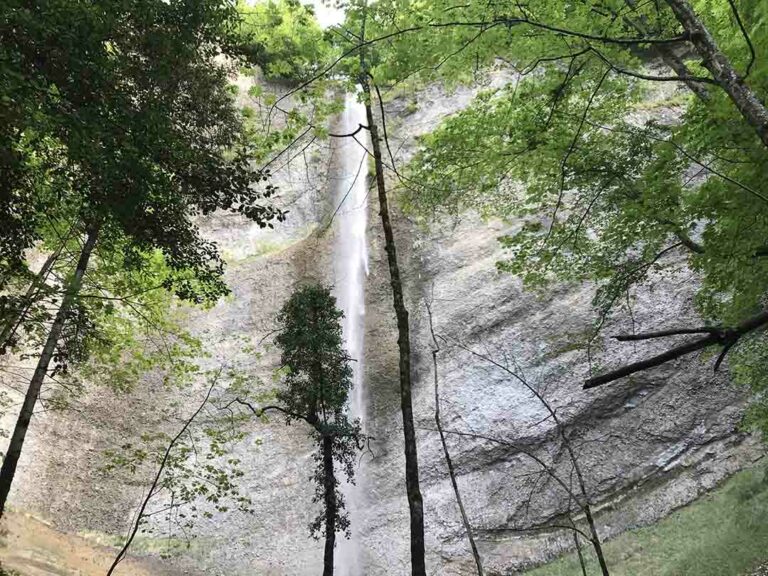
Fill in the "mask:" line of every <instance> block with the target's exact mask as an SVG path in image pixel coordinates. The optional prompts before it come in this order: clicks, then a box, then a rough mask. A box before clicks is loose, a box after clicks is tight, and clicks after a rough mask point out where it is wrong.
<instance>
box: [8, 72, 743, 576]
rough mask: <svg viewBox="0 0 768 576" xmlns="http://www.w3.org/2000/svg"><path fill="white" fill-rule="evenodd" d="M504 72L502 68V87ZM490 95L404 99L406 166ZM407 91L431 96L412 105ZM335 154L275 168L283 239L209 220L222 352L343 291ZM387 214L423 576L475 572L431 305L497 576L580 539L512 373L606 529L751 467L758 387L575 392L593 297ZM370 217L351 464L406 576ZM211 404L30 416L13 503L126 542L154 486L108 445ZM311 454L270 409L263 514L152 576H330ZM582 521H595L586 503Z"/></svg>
mask: <svg viewBox="0 0 768 576" xmlns="http://www.w3.org/2000/svg"><path fill="white" fill-rule="evenodd" d="M504 81H505V77H504V76H503V75H497V76H495V77H494V78H493V79H492V80H491V82H495V83H500V82H504ZM476 90H477V89H469V88H464V89H458V90H456V91H454V92H446V91H445V90H442V89H440V88H438V87H430V88H428V89H426V90H425V91H422V92H420V93H418V94H416V95H414V96H411V97H409V98H400V99H397V100H395V101H393V102H392V103H390V104H389V105H388V107H389V109H388V115H391V116H390V118H391V120H390V126H389V128H390V132H391V134H392V148H393V150H397V158H396V161H397V162H405V161H406V160H407V158H408V157H409V156H410V154H411V153H412V151H413V149H414V145H415V138H416V137H417V136H418V135H419V134H422V133H425V132H428V131H429V130H431V129H433V128H434V127H435V126H436V125H437V124H438V123H439V121H440V120H441V119H442V118H443V117H445V116H447V115H449V114H451V113H453V112H455V111H457V110H459V109H461V108H462V107H464V106H466V105H467V104H468V103H469V102H470V101H471V98H472V96H473V94H474V93H475V92H476ZM410 100H415V102H416V104H417V106H416V107H415V108H416V109H415V111H414V106H413V105H412V104H410V103H409V102H410ZM335 153H336V150H335V147H334V144H333V142H330V143H328V142H323V143H316V144H313V145H312V146H311V147H310V148H308V150H307V151H306V152H305V153H304V154H303V155H302V156H299V157H298V159H294V160H293V161H292V162H291V163H290V164H289V165H287V166H281V167H278V169H277V170H276V178H277V180H278V184H279V185H280V187H281V190H282V199H281V201H282V202H284V205H285V206H286V207H287V208H288V209H289V210H290V213H289V218H288V221H287V223H286V224H285V225H284V226H283V225H278V226H277V228H276V229H275V230H274V231H270V230H259V229H256V228H254V227H253V226H252V225H251V224H250V223H248V222H247V221H245V220H243V219H242V218H240V217H237V216H231V215H214V216H212V217H209V218H208V219H207V220H206V221H204V222H203V223H202V224H203V226H204V229H205V230H206V233H207V234H208V236H209V237H210V238H212V239H214V240H216V241H217V242H218V243H219V244H220V246H221V248H222V251H223V253H224V254H225V256H226V257H227V259H228V261H229V266H228V273H227V274H228V280H229V283H230V285H231V287H232V291H233V297H232V298H228V299H226V300H224V301H222V302H221V303H219V304H218V305H217V306H216V307H214V308H213V309H212V310H209V311H195V312H194V313H193V314H191V316H190V321H189V325H190V327H191V328H192V329H193V330H194V331H195V332H196V333H197V334H198V335H199V336H201V337H202V338H203V340H204V342H205V343H206V344H207V345H208V346H209V347H210V351H211V352H212V353H213V356H214V360H216V361H227V360H228V359H230V360H231V359H232V358H242V357H243V356H244V354H243V352H242V349H243V342H244V341H248V342H250V343H252V344H257V343H259V342H261V340H262V339H263V338H266V340H265V342H268V341H269V339H268V334H269V332H270V331H271V330H273V328H274V316H275V313H276V312H277V310H278V309H279V308H280V306H281V305H282V303H283V301H284V300H285V299H286V298H287V297H288V294H289V293H290V290H291V289H292V287H293V286H294V285H296V284H297V283H300V282H302V281H306V280H320V281H324V282H327V283H330V282H332V277H333V258H334V237H333V236H334V227H333V225H332V223H331V224H330V225H329V220H330V217H331V215H332V214H333V213H334V211H335V209H336V208H337V206H336V205H335V204H334V199H333V197H332V195H330V194H328V193H327V190H329V189H331V188H332V186H333V178H334V166H335V165H336V162H337V158H335ZM395 217H396V218H395V222H394V225H395V231H396V235H397V243H398V250H399V256H400V262H401V267H402V271H403V280H404V283H405V289H406V294H407V300H408V306H409V310H410V313H411V329H412V338H411V339H412V343H413V346H414V378H415V385H414V398H413V403H414V407H415V417H416V425H417V429H418V437H419V446H418V449H419V461H420V466H421V469H420V475H421V483H422V491H423V494H424V501H425V504H424V505H425V512H426V528H427V548H428V555H429V557H428V566H429V569H430V572H431V573H435V574H444V575H465V574H466V575H469V574H473V564H472V560H471V556H470V554H469V549H468V546H467V543H466V539H465V536H464V534H463V527H462V524H461V519H460V517H459V514H458V509H457V507H456V504H455V501H454V495H453V492H452V489H451V486H450V482H449V479H448V476H447V469H446V466H445V460H444V456H443V452H442V448H441V445H440V440H439V436H438V435H437V433H436V432H435V421H434V407H435V390H434V380H433V364H432V355H431V351H432V349H433V346H434V344H433V341H432V336H431V333H430V329H429V319H428V316H427V314H426V307H425V301H428V302H430V304H431V309H432V314H433V324H434V331H435V333H436V335H437V336H438V342H439V345H440V352H439V353H438V355H437V359H438V381H439V385H440V401H441V407H442V414H443V418H442V423H443V427H444V428H445V429H446V430H447V431H448V434H447V442H448V446H449V449H450V451H451V454H452V457H453V459H454V464H455V466H456V469H457V472H458V474H459V479H458V481H459V485H460V488H461V490H462V492H463V497H464V501H465V506H466V508H467V511H468V513H469V515H470V518H471V521H472V523H473V525H474V527H475V529H476V532H477V537H478V543H479V547H480V552H481V554H482V555H483V557H484V558H485V560H486V563H487V569H488V573H489V574H512V573H514V572H515V571H516V570H519V569H520V568H522V567H525V566H527V565H530V564H533V563H537V562H540V561H543V560H545V559H547V558H549V557H551V556H553V555H554V554H556V553H558V552H561V551H562V550H564V549H565V548H566V547H567V546H568V545H569V544H570V543H572V539H571V537H570V534H567V535H563V534H562V533H561V532H559V531H557V530H552V529H547V528H546V524H548V523H550V524H562V523H563V522H564V521H565V520H567V518H568V509H569V506H572V503H571V502H569V501H570V500H572V498H570V497H569V495H568V491H567V490H566V489H565V488H564V486H563V483H564V484H565V485H566V486H572V488H571V490H572V491H573V492H578V488H577V486H576V484H575V480H574V475H573V473H572V466H571V464H570V462H569V460H568V457H567V454H566V452H567V451H566V450H565V449H564V446H563V441H562V437H561V436H560V434H559V432H558V430H557V429H556V427H555V426H554V423H553V421H552V419H551V418H548V413H547V411H546V410H545V409H544V407H543V406H542V404H541V403H540V402H539V401H538V400H537V399H536V397H535V396H534V394H533V393H532V392H531V391H530V390H529V389H527V388H526V386H525V385H524V384H522V383H521V382H520V381H519V380H517V379H516V378H515V377H514V376H513V375H512V374H511V373H510V372H514V373H515V374H517V375H518V376H521V377H522V378H524V379H525V381H526V382H527V383H528V385H530V386H531V387H532V388H534V389H535V390H536V391H537V392H538V393H539V394H540V395H541V396H542V397H544V398H545V399H546V400H547V401H548V402H550V403H551V406H552V407H553V408H554V409H555V411H556V414H557V415H558V417H559V419H560V420H561V422H562V423H563V425H564V434H565V436H566V437H567V438H568V440H569V442H570V443H571V445H572V447H573V449H574V451H575V453H576V455H577V458H578V461H579V463H580V467H581V469H582V471H583V475H584V480H585V484H586V489H587V493H588V495H589V498H590V500H591V501H592V503H593V505H594V508H595V509H596V510H597V511H598V514H597V520H598V525H599V529H600V532H601V534H602V535H603V536H604V537H609V536H611V535H613V534H616V533H618V532H621V531H622V530H625V529H627V528H630V527H634V526H638V525H643V524H648V523H652V522H654V521H656V520H657V519H659V518H660V517H662V516H664V515H665V514H667V513H668V512H670V511H671V510H673V509H674V508H676V507H679V506H681V505H683V504H686V503H687V502H690V501H691V500H693V499H695V498H696V497H697V496H698V495H699V494H701V493H702V492H703V491H705V490H707V489H709V488H712V487H713V486H714V485H715V484H716V483H718V482H719V481H720V480H722V479H724V478H725V477H727V476H728V475H729V474H731V473H733V472H735V471H736V470H738V469H739V468H741V467H743V466H745V465H747V464H748V463H749V462H750V461H751V459H752V458H753V455H754V454H755V452H756V450H757V447H756V441H755V439H754V438H752V437H751V436H747V435H744V434H742V433H740V432H738V431H737V426H738V423H739V421H740V418H741V415H742V413H743V408H744V404H745V400H746V396H745V393H744V391H743V390H740V389H737V388H735V387H733V386H731V385H730V384H729V382H728V378H727V374H726V371H725V370H723V371H722V372H721V373H719V374H713V372H712V362H711V361H707V359H706V358H700V359H696V358H693V359H688V360H681V361H678V362H676V363H670V364H668V365H665V366H663V367H660V368H658V369H655V370H652V371H647V372H643V373H640V374H638V375H636V376H635V377H633V378H631V379H627V380H624V381H620V382H617V383H614V384H611V385H608V386H605V387H602V388H598V389H596V390H592V391H582V390H581V384H582V382H583V380H584V378H585V377H587V376H588V374H589V373H590V356H588V354H587V352H586V350H585V344H586V342H587V341H588V340H589V336H590V334H591V332H592V329H593V326H594V321H595V314H594V311H593V309H592V308H591V305H590V302H591V298H592V295H593V291H594V287H592V286H567V285H562V286H556V287H553V288H552V289H550V290H548V291H547V292H546V293H532V292H529V291H525V290H523V287H522V286H521V285H520V282H519V281H518V280H517V279H515V278H514V277H512V276H510V275H508V274H504V273H500V272H498V271H497V270H496V267H495V263H496V262H497V261H498V260H499V259H501V258H503V253H502V251H501V250H500V248H499V244H498V242H497V238H498V237H499V236H501V235H503V234H504V233H505V231H507V230H509V229H510V228H511V227H513V226H514V223H511V224H509V223H502V222H483V221H481V220H479V219H478V218H476V217H474V216H471V215H468V216H467V217H466V218H464V219H463V220H462V221H460V222H454V223H450V225H446V224H441V225H435V226H432V229H424V228H421V227H418V226H416V225H414V224H413V223H412V222H410V221H409V220H408V218H406V217H404V216H402V215H400V214H399V213H398V212H397V210H395ZM368 220H369V230H368V238H369V245H370V260H371V261H370V275H369V278H368V284H367V287H366V321H365V355H366V356H365V382H366V383H365V391H364V395H365V397H366V406H367V413H366V421H367V423H368V424H367V426H368V431H369V433H370V434H371V435H372V436H373V437H374V438H375V440H374V441H373V442H372V444H371V452H372V453H368V454H366V455H365V456H364V457H363V460H362V464H361V467H360V470H359V481H358V489H357V490H358V491H357V493H356V494H357V495H356V498H355V506H356V513H355V518H357V520H358V523H357V525H355V526H353V527H352V530H353V531H355V532H356V534H357V535H358V540H359V546H360V556H361V560H362V564H363V568H362V571H363V572H362V573H363V574H365V575H370V576H377V575H387V576H401V575H403V576H404V575H406V574H408V573H409V555H408V550H409V541H408V509H407V503H406V499H405V489H404V457H403V446H402V421H401V415H400V397H399V388H398V372H397V370H398V357H397V332H396V329H395V319H394V313H393V309H392V302H391V292H390V286H389V272H388V268H387V263H386V255H385V253H384V249H383V235H382V233H381V231H380V222H379V220H378V210H377V206H376V205H375V194H371V206H370V214H369V219H368ZM695 284H696V279H695V278H694V277H693V275H692V274H691V273H690V272H689V271H687V270H686V269H685V267H684V266H683V265H682V264H681V265H679V266H677V268H676V269H675V270H674V272H673V276H672V277H670V276H666V277H665V278H664V280H663V281H659V282H658V283H653V286H650V287H648V288H645V289H643V290H641V291H639V292H638V293H637V294H636V296H635V298H634V301H633V302H632V314H631V315H630V314H628V313H619V314H617V315H616V316H615V317H613V318H611V319H609V321H608V323H607V324H606V325H605V326H604V327H603V330H602V332H601V334H600V335H599V336H597V337H596V338H595V339H594V340H593V342H592V345H591V347H590V352H591V354H590V355H591V363H592V368H593V369H594V370H597V369H599V368H609V367H614V366H617V365H620V364H623V363H626V362H628V361H631V360H633V359H637V358H640V357H644V356H646V355H650V354H652V353H653V352H654V351H658V350H659V349H660V348H661V347H665V346H667V345H668V344H669V343H668V342H657V343H653V342H651V343H647V344H638V345H636V346H633V345H632V344H620V343H615V342H612V341H611V340H610V339H609V338H608V336H609V335H610V334H614V333H617V332H622V331H628V330H632V329H635V330H638V331H640V330H650V329H657V328H659V327H661V326H671V325H678V324H682V325H685V324H690V323H694V322H695V321H696V320H695V317H694V316H693V312H692V310H693V306H692V295H693V291H694V289H695ZM491 360H492V362H491ZM212 361H213V360H212ZM277 362H278V357H277V353H276V352H275V351H274V350H266V351H265V354H264V355H263V357H262V358H261V359H259V360H258V361H257V362H254V363H252V367H251V368H248V370H251V371H252V374H251V375H252V376H253V378H261V379H262V380H263V381H264V382H265V384H264V386H265V387H270V386H273V384H272V383H271V382H270V378H269V376H270V373H271V371H272V370H273V369H274V368H275V367H276V365H277ZM494 363H495V364H494ZM505 369H506V370H505ZM199 397H200V390H185V391H182V392H179V391H176V390H173V389H168V388H164V387H163V386H162V384H161V383H159V382H154V381H153V380H152V378H151V377H147V378H146V381H144V382H142V383H140V385H138V386H137V389H136V390H135V391H134V392H133V393H131V394H129V395H123V396H121V395H117V394H113V393H110V392H106V391H105V390H103V389H99V388H96V389H94V391H92V392H91V393H90V394H89V395H88V396H87V397H86V398H84V399H83V400H82V401H81V403H80V405H78V411H69V412H65V413H51V414H43V415H40V416H38V417H36V419H35V422H34V424H33V428H32V432H31V437H30V443H29V445H28V447H27V450H26V452H25V453H24V456H23V458H22V462H21V463H20V470H19V474H18V477H17V478H18V480H17V482H16V484H15V487H14V492H13V496H12V504H13V506H15V507H16V508H17V509H22V510H24V511H28V512H31V513H34V514H37V515H40V516H43V517H45V518H47V519H49V520H50V521H52V522H53V523H54V524H55V525H56V526H58V527H59V528H62V529H65V530H70V531H80V532H107V533H113V534H122V533H124V531H125V529H126V527H127V523H128V521H129V519H130V517H131V514H132V511H133V510H134V509H135V506H136V504H137V502H138V500H139V498H140V497H141V494H142V490H143V489H144V487H145V486H144V484H143V482H142V478H135V479H128V480H127V481H126V479H125V478H117V477H113V476H110V475H108V474H104V473H101V472H99V471H98V468H99V465H100V463H101V462H102V460H103V456H102V454H103V450H105V449H107V448H109V447H113V446H116V445H119V444H121V443H122V442H124V441H126V439H135V438H136V437H137V436H138V434H140V432H141V428H142V427H143V426H161V423H160V422H156V421H155V420H156V418H155V414H156V407H157V405H158V404H159V403H162V402H168V401H171V400H174V399H175V400H179V399H181V400H182V402H191V403H194V402H197V401H198V399H199ZM116 413H119V417H116V416H115V414H116ZM257 440H260V443H259V444H257ZM311 452H312V443H311V441H310V439H309V436H308V434H307V433H306V430H304V429H303V428H302V427H301V426H300V425H298V424H294V425H292V426H290V427H286V426H285V425H284V423H283V422H282V421H280V420H279V419H277V418H274V419H272V421H271V422H268V423H263V422H254V423H253V424H251V425H250V428H249V436H248V438H247V439H246V440H245V441H244V442H243V443H242V444H241V445H240V446H239V448H238V456H239V457H240V458H241V459H242V460H243V461H244V462H245V465H246V466H245V467H246V475H245V477H244V478H243V479H242V491H243V492H247V493H248V494H249V495H250V497H251V498H252V500H253V502H254V511H255V513H254V514H241V513H238V512H229V513H226V514H215V515H214V516H213V517H212V518H211V519H209V520H206V521H203V522H200V523H199V524H198V525H197V526H196V528H195V531H196V538H195V540H194V542H193V544H192V546H191V548H190V550H189V551H186V552H185V553H184V554H183V555H180V556H178V557H175V558H171V559H169V560H167V561H165V562H164V563H163V565H164V566H166V565H167V567H168V568H167V572H159V571H158V572H155V573H157V574H163V573H165V574H177V573H179V574H197V573H199V574H206V575H213V574H222V575H224V574H226V575H228V576H233V575H243V576H245V575H253V574H259V575H286V576H287V575H291V576H294V575H299V576H303V575H315V574H317V573H318V572H319V569H318V567H319V566H321V557H322V547H321V543H318V542H315V541H313V540H312V539H311V538H310V537H309V533H308V530H307V524H308V523H309V522H310V521H311V519H312V518H313V517H314V515H315V511H314V508H313V504H312V501H311V500H312V490H313V488H312V486H311V485H310V483H309V482H308V478H309V475H310V473H311V466H312V463H311V458H312V454H311ZM532 455H533V456H535V458H533V457H532ZM537 459H538V460H539V461H541V462H545V463H548V464H550V465H551V467H552V469H553V472H552V474H547V473H542V468H541V466H540V465H539V464H538V463H537ZM554 476H557V478H559V479H560V481H562V482H560V481H558V480H557V479H555V478H554ZM571 516H572V517H573V519H574V520H575V521H576V522H579V521H581V516H580V515H579V514H578V512H576V511H574V512H573V513H572V514H571Z"/></svg>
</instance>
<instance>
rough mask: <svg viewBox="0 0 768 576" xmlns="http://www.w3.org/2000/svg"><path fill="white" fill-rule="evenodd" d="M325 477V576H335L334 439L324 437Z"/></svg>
mask: <svg viewBox="0 0 768 576" xmlns="http://www.w3.org/2000/svg"><path fill="white" fill-rule="evenodd" d="M323 475H324V479H323V480H324V482H325V486H324V492H325V494H324V498H325V555H324V556H323V576H333V550H334V548H335V547H336V513H337V510H336V477H335V475H334V473H333V437H331V436H324V437H323Z"/></svg>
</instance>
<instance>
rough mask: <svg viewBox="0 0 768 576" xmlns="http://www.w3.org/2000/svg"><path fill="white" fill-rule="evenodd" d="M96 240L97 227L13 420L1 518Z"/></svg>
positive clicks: (0, 476)
mask: <svg viewBox="0 0 768 576" xmlns="http://www.w3.org/2000/svg"><path fill="white" fill-rule="evenodd" d="M97 237H98V228H91V229H89V231H88V236H87V238H86V241H85V244H84V245H83V249H82V251H81V252H80V258H79V259H78V261H77V267H76V268H75V273H74V275H73V277H72V280H71V281H70V283H69V286H68V287H67V290H66V292H65V294H64V297H63V299H62V301H61V306H59V311H58V312H57V313H56V318H55V319H54V321H53V325H52V326H51V329H50V331H49V332H48V338H47V339H46V341H45V345H44V346H43V351H42V353H41V354H40V358H39V360H38V362H37V367H36V368H35V372H34V374H33V375H32V380H31V381H30V383H29V388H27V394H26V396H25V397H24V403H23V404H22V407H21V411H20V412H19V417H18V419H17V421H16V426H15V428H14V429H13V435H12V436H11V441H10V444H9V445H8V452H7V453H6V455H5V459H4V460H3V466H2V468H0V518H1V517H2V515H3V512H4V511H5V504H6V502H7V500H8V493H9V492H10V491H11V484H12V483H13V477H14V475H15V474H16V466H17V464H18V462H19V457H20V456H21V449H22V447H23V445H24V438H25V437H26V435H27V430H28V429H29V423H30V420H31V419H32V412H33V411H34V408H35V403H36V402H37V398H38V396H39V395H40V389H41V388H42V386H43V380H45V376H46V374H47V373H48V367H49V365H50V363H51V359H52V358H53V354H54V352H55V350H56V345H57V344H58V341H59V338H60V337H61V332H62V330H63V328H64V322H65V321H66V318H67V314H68V313H69V310H70V308H71V307H72V303H73V302H74V300H75V297H76V296H77V294H78V292H79V291H80V287H81V286H82V283H83V276H84V275H85V270H86V268H87V267H88V261H89V259H90V257H91V253H92V252H93V247H94V246H95V244H96V238H97Z"/></svg>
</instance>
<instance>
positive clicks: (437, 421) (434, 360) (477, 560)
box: [426, 303, 485, 576]
mask: <svg viewBox="0 0 768 576" xmlns="http://www.w3.org/2000/svg"><path fill="white" fill-rule="evenodd" d="M426 306H427V314H428V315H429V331H430V333H431V334H432V342H433V344H434V345H435V347H434V348H433V349H432V365H433V370H434V373H435V424H436V425H437V432H438V433H439V434H440V443H441V444H442V446H443V454H445V463H446V465H447V466H448V475H449V476H450V477H451V486H453V493H454V494H455V495H456V504H457V505H458V506H459V512H460V513H461V521H462V522H463V524H464V530H466V531H467V539H468V540H469V547H470V548H471V549H472V556H473V557H474V558H475V565H476V566H477V574H478V576H485V571H484V570H483V561H482V559H481V558H480V552H479V551H478V549H477V544H476V543H475V535H474V534H473V532H472V524H470V523H469V518H468V517H467V512H466V510H465V509H464V502H463V501H462V499H461V492H460V491H459V484H458V482H456V471H455V470H454V468H453V460H451V453H450V452H449V451H448V444H447V443H446V441H445V433H444V432H443V424H442V421H441V419H440V388H439V379H438V375H437V354H438V353H439V352H440V345H439V344H438V342H437V336H435V329H434V326H433V324H432V309H431V308H430V306H429V303H427V304H426Z"/></svg>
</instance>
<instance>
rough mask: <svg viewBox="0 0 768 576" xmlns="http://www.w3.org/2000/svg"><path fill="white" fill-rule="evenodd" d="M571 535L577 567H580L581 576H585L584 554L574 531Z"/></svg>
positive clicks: (577, 534)
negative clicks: (576, 556)
mask: <svg viewBox="0 0 768 576" xmlns="http://www.w3.org/2000/svg"><path fill="white" fill-rule="evenodd" d="M572 533H573V544H574V545H575V546H576V554H578V556H579V566H581V574H582V576H587V564H586V562H584V553H583V552H582V551H581V542H579V533H578V532H576V531H575V530H574V531H573V532H572Z"/></svg>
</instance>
